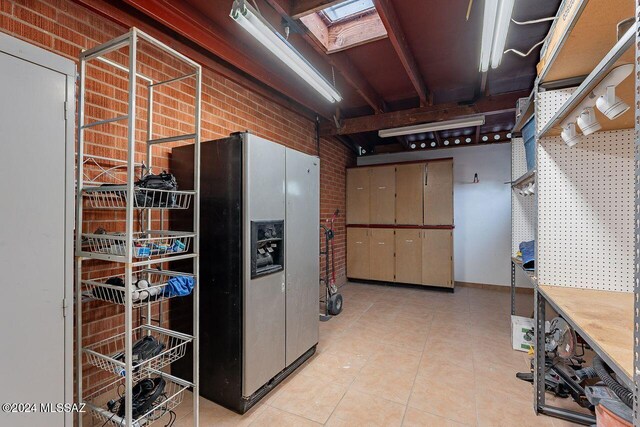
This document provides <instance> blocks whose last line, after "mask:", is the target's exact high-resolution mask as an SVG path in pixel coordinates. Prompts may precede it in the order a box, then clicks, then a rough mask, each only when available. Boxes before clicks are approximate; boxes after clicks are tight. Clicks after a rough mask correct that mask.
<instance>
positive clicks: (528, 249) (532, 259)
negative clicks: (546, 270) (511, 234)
mask: <svg viewBox="0 0 640 427" xmlns="http://www.w3.org/2000/svg"><path fill="white" fill-rule="evenodd" d="M520 253H522V268H524V269H525V270H529V271H532V270H535V269H536V241H535V240H531V241H529V242H522V243H520Z"/></svg>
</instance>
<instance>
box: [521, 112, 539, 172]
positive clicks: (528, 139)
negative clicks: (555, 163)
mask: <svg viewBox="0 0 640 427" xmlns="http://www.w3.org/2000/svg"><path fill="white" fill-rule="evenodd" d="M522 139H524V151H525V156H526V158H527V170H528V171H530V170H532V169H533V168H535V167H536V118H535V116H533V117H531V118H530V119H529V121H527V123H525V125H524V126H523V127H522Z"/></svg>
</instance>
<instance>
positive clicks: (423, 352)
mask: <svg viewBox="0 0 640 427" xmlns="http://www.w3.org/2000/svg"><path fill="white" fill-rule="evenodd" d="M432 323H433V315H432V316H431V321H430V322H429V329H428V331H427V339H426V340H425V341H424V344H423V345H422V353H421V354H420V360H419V361H418V369H417V370H416V374H415V376H414V377H413V383H412V384H411V391H409V398H408V399H407V404H406V405H405V406H404V413H403V414H402V420H401V421H400V426H402V425H404V419H405V417H406V416H407V410H408V409H409V402H410V401H411V396H412V395H413V389H414V388H415V386H416V380H417V379H418V373H419V372H420V365H422V359H423V358H424V354H425V349H426V347H427V342H428V341H429V335H430V334H431V326H432Z"/></svg>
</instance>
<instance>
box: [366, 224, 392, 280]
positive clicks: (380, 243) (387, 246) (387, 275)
mask: <svg viewBox="0 0 640 427" xmlns="http://www.w3.org/2000/svg"><path fill="white" fill-rule="evenodd" d="M369 242H370V245H369V248H370V249H369V253H370V259H371V264H370V271H369V278H370V279H371V280H381V281H385V282H393V281H395V277H394V276H395V258H394V256H395V236H394V230H392V229H386V228H372V229H370V230H369Z"/></svg>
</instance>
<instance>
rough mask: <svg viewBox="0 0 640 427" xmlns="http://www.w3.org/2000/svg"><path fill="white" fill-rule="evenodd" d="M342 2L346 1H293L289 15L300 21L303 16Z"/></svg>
mask: <svg viewBox="0 0 640 427" xmlns="http://www.w3.org/2000/svg"><path fill="white" fill-rule="evenodd" d="M341 1H344V0H291V13H290V14H289V15H290V16H291V17H292V18H294V19H298V18H300V17H301V16H304V15H308V14H310V13H312V12H317V11H319V10H322V9H326V8H327V7H329V6H333V5H334V4H338V3H340V2H341Z"/></svg>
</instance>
